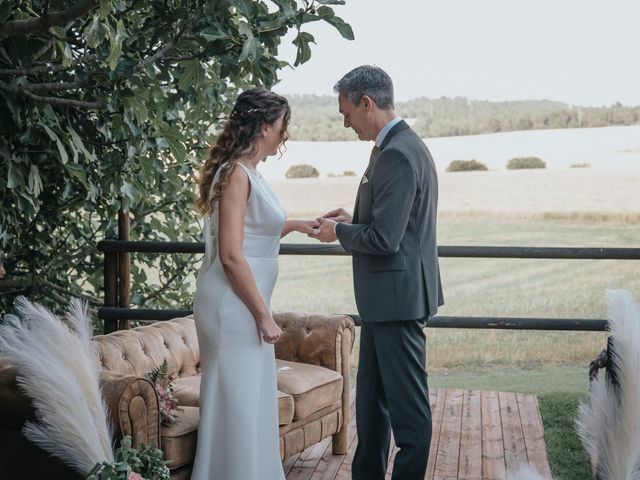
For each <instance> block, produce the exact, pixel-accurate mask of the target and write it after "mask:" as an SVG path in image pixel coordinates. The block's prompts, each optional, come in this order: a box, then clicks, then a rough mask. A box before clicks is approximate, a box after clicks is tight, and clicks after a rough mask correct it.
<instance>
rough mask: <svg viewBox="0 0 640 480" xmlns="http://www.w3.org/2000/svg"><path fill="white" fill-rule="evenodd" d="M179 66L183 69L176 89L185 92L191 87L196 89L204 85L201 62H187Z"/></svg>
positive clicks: (203, 71)
mask: <svg viewBox="0 0 640 480" xmlns="http://www.w3.org/2000/svg"><path fill="white" fill-rule="evenodd" d="M180 65H182V66H183V67H184V70H183V71H182V74H181V75H180V81H179V82H178V88H179V89H180V90H187V89H188V88H189V87H191V86H193V87H195V88H196V89H198V88H201V86H202V85H204V83H205V80H206V72H205V70H204V68H202V62H200V61H199V60H189V61H186V62H180Z"/></svg>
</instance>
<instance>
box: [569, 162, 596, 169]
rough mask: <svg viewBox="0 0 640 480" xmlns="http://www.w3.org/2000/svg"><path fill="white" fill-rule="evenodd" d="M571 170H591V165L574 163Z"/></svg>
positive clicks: (570, 166)
mask: <svg viewBox="0 0 640 480" xmlns="http://www.w3.org/2000/svg"><path fill="white" fill-rule="evenodd" d="M569 168H591V164H590V163H572V164H571V165H569Z"/></svg>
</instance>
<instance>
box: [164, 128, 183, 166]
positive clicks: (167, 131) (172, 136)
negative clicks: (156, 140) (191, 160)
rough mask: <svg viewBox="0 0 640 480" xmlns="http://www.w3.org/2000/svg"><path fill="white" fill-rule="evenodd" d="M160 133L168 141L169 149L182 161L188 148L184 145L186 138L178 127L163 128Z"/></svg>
mask: <svg viewBox="0 0 640 480" xmlns="http://www.w3.org/2000/svg"><path fill="white" fill-rule="evenodd" d="M160 133H161V134H162V137H163V138H164V140H165V141H166V142H167V145H168V146H169V150H171V153H172V154H173V156H174V158H175V159H176V160H178V161H182V160H184V159H185V157H186V156H187V149H186V147H185V146H184V138H183V136H182V135H181V134H180V131H179V130H178V129H177V128H176V127H168V128H166V127H165V128H163V129H162V130H161V131H160Z"/></svg>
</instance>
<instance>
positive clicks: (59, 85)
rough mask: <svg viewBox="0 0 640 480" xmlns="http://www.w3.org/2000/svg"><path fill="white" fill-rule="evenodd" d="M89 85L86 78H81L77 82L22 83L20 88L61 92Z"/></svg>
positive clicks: (30, 90) (32, 90)
mask: <svg viewBox="0 0 640 480" xmlns="http://www.w3.org/2000/svg"><path fill="white" fill-rule="evenodd" d="M87 85H89V81H88V80H82V81H77V82H54V83H27V84H25V85H22V87H21V88H23V89H24V90H27V91H28V92H37V91H41V90H46V91H49V92H61V91H65V90H75V89H77V88H82V87H85V86H87Z"/></svg>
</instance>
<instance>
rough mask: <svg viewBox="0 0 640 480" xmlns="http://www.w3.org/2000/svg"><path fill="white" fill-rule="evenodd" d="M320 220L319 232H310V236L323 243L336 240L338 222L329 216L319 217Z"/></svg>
mask: <svg viewBox="0 0 640 480" xmlns="http://www.w3.org/2000/svg"><path fill="white" fill-rule="evenodd" d="M318 222H320V228H319V229H318V231H317V233H312V234H309V236H310V237H311V238H315V239H316V240H319V241H321V242H322V243H331V242H335V241H336V240H337V239H338V237H337V236H336V222H335V221H334V220H331V219H328V218H319V219H318Z"/></svg>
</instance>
